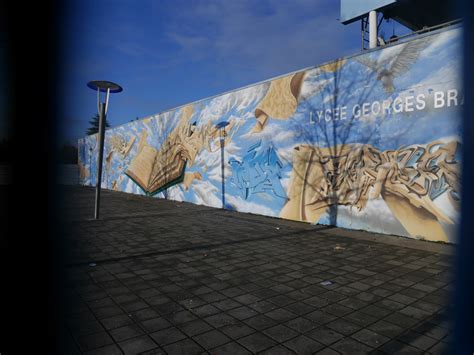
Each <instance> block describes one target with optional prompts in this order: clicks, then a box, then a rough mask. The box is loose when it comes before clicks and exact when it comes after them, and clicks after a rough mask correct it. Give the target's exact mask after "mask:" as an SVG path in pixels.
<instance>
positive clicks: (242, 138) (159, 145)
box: [79, 27, 463, 242]
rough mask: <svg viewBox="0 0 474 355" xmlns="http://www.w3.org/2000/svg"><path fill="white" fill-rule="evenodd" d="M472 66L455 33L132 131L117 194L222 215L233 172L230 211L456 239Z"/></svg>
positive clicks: (89, 157)
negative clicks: (466, 82) (465, 81)
mask: <svg viewBox="0 0 474 355" xmlns="http://www.w3.org/2000/svg"><path fill="white" fill-rule="evenodd" d="M460 60H461V29H460V28H459V27H458V28H451V29H448V30H443V31H441V32H436V33H432V34H429V35H426V36H422V37H417V38H416V39H413V40H410V41H407V42H402V43H399V44H396V45H393V46H389V47H385V48H382V49H378V50H374V51H370V52H366V53H362V54H360V55H357V56H353V57H348V58H344V59H339V60H336V61H334V62H331V63H328V64H325V65H322V66H318V67H314V68H308V69H305V70H302V71H299V72H296V73H292V74H289V75H285V76H282V77H279V78H276V79H273V80H271V81H267V82H263V83H259V84H256V85H253V86H250V87H246V88H243V89H240V90H236V91H233V92H230V93H226V94H223V95H220V96H217V97H213V98H209V99H204V100H201V101H198V102H195V103H192V104H189V105H186V106H183V107H180V108H178V109H174V110H170V111H168V112H164V113H161V114H157V115H154V116H151V117H147V118H145V119H143V120H140V121H132V122H130V123H129V124H126V125H122V126H119V127H116V128H113V129H110V130H107V132H106V139H105V162H104V164H105V169H104V176H103V180H102V181H103V187H104V188H108V189H113V190H117V191H125V192H129V193H135V194H145V195H149V196H154V197H157V198H167V199H172V200H177V201H188V202H192V203H197V204H203V205H207V206H212V207H218V208H221V207H222V187H221V181H222V171H223V172H224V182H225V208H227V209H232V210H236V211H241V212H250V213H256V214H263V215H269V216H275V217H281V218H286V219H292V220H298V221H305V222H309V223H319V224H331V225H337V226H340V227H345V228H351V229H361V230H368V231H374V232H379V233H387V234H395V235H402V236H407V237H413V238H424V239H428V240H435V241H445V242H455V240H454V236H455V230H456V226H457V221H458V211H459V204H460V201H459V196H460V188H461V186H460V161H461V156H460V151H461V140H460V135H461V118H460V117H461V116H460V113H461V109H462V105H463V94H462V90H461V81H460V75H459V71H460V68H461V62H460ZM223 122H227V124H226V125H222V123H223ZM219 124H220V125H219ZM218 125H219V126H218ZM224 126H225V127H224ZM221 139H222V145H221ZM97 148H98V144H97V136H95V135H94V136H88V137H86V138H83V139H81V140H80V141H79V166H80V175H81V176H80V178H81V183H82V184H84V185H94V183H95V181H96V171H97V169H96V165H97V161H96V157H97ZM221 149H222V150H223V151H224V160H222V159H221V153H222V151H221ZM222 165H223V169H222Z"/></svg>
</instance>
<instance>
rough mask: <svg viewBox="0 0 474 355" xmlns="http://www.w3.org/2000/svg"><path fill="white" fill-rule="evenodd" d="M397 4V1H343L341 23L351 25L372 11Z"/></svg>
mask: <svg viewBox="0 0 474 355" xmlns="http://www.w3.org/2000/svg"><path fill="white" fill-rule="evenodd" d="M396 2H397V0H341V22H342V23H349V22H351V21H353V20H355V19H357V18H358V17H360V16H362V15H364V14H367V13H369V12H370V11H372V10H377V9H380V8H381V7H384V6H387V5H390V4H394V3H396Z"/></svg>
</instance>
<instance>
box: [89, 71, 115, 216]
mask: <svg viewBox="0 0 474 355" xmlns="http://www.w3.org/2000/svg"><path fill="white" fill-rule="evenodd" d="M87 86H88V87H90V88H91V89H92V90H96V91H97V109H98V110H99V156H98V158H97V185H96V188H95V210H94V219H99V205H100V189H101V183H102V161H103V157H104V138H105V115H106V113H107V108H108V106H109V95H110V94H111V93H116V92H121V91H122V90H123V89H122V87H121V86H120V85H117V84H115V83H113V82H111V81H104V80H95V81H90V82H88V83H87ZM101 92H105V93H106V94H105V101H104V102H101V100H100V93H101Z"/></svg>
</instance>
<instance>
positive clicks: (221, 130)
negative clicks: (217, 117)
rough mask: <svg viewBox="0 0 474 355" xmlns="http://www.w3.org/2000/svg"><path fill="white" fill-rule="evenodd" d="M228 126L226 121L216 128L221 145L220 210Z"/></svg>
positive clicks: (223, 202)
mask: <svg viewBox="0 0 474 355" xmlns="http://www.w3.org/2000/svg"><path fill="white" fill-rule="evenodd" d="M228 124H229V122H227V121H223V122H219V123H218V124H216V128H217V129H218V130H219V141H220V143H221V178H222V208H223V209H225V181H224V145H225V137H226V132H225V127H226V126H227V125H228Z"/></svg>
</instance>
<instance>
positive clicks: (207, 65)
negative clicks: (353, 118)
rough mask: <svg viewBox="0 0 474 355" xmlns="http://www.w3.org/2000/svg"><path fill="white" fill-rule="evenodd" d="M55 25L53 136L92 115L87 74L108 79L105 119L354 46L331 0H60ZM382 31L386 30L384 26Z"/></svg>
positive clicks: (73, 132) (202, 94) (140, 113)
mask: <svg viewBox="0 0 474 355" xmlns="http://www.w3.org/2000/svg"><path fill="white" fill-rule="evenodd" d="M68 1H69V2H68V6H67V7H66V8H65V12H64V16H63V23H62V27H63V29H64V32H63V39H62V43H61V44H62V48H64V56H63V67H62V70H63V78H64V80H63V83H62V84H61V92H62V93H64V95H63V97H62V98H61V102H63V103H64V108H63V112H62V120H63V126H64V129H63V131H64V133H63V137H62V139H61V140H62V141H68V142H70V143H74V144H75V143H76V141H77V139H78V138H80V137H82V136H84V135H85V131H86V129H87V127H88V126H89V120H90V119H91V118H92V116H94V115H95V114H96V113H97V104H96V93H95V92H94V91H92V90H91V89H89V88H87V87H86V83H87V82H88V81H90V80H110V81H114V82H116V83H118V84H120V85H121V86H122V87H123V88H124V91H123V92H122V93H119V94H114V95H111V99H110V106H109V111H108V117H107V119H108V121H109V123H110V124H111V126H117V125H120V124H123V123H127V122H129V121H130V120H133V119H135V118H137V117H138V118H144V117H146V116H150V115H153V114H156V113H159V112H163V111H166V110H168V109H171V108H173V107H177V106H180V105H182V104H186V103H189V102H193V101H196V100H199V99H202V98H206V97H209V96H213V95H216V94H219V93H222V92H225V91H228V90H233V89H236V88H239V87H242V86H246V85H249V84H252V83H256V82H259V81H262V80H265V79H269V78H271V77H275V76H279V75H282V74H285V73H288V72H291V71H295V70H299V69H302V68H305V67H310V66H315V65H318V64H322V63H324V62H327V61H330V60H334V59H336V58H338V57H341V56H345V55H351V54H355V53H357V52H359V51H360V45H361V44H360V22H356V23H354V24H351V25H348V26H344V25H342V24H341V23H340V22H339V12H340V1H337V0H236V1H227V0H202V1H193V0H158V1H156V0H155V1H153V0H140V1H129V0H100V1H97V0H68ZM389 28H390V33H388V34H386V37H389V36H390V35H391V34H392V33H391V31H392V25H390V27H389Z"/></svg>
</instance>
